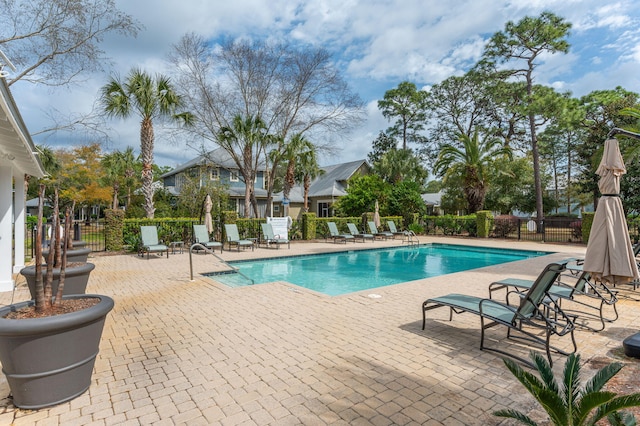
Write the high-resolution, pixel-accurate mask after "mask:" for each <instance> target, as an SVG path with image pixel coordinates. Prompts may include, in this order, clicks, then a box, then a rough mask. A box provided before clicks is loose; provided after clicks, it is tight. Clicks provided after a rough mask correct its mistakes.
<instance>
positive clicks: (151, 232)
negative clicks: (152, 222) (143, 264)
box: [139, 226, 169, 259]
mask: <svg viewBox="0 0 640 426" xmlns="http://www.w3.org/2000/svg"><path fill="white" fill-rule="evenodd" d="M140 238H141V239H142V245H141V246H140V252H139V254H140V255H141V256H142V257H144V254H145V253H147V259H149V254H150V253H162V252H166V253H167V258H169V247H167V246H166V245H164V244H162V242H161V241H159V240H158V228H157V227H155V226H141V227H140Z"/></svg>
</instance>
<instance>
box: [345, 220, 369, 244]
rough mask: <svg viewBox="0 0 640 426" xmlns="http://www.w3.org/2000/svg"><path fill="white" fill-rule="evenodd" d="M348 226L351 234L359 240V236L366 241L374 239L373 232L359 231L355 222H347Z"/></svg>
mask: <svg viewBox="0 0 640 426" xmlns="http://www.w3.org/2000/svg"><path fill="white" fill-rule="evenodd" d="M347 228H349V232H350V233H351V235H353V237H354V238H355V239H356V240H357V239H358V238H360V239H361V240H362V242H364V240H371V241H373V234H364V233H362V232H360V231H358V228H357V227H356V225H355V224H353V223H347Z"/></svg>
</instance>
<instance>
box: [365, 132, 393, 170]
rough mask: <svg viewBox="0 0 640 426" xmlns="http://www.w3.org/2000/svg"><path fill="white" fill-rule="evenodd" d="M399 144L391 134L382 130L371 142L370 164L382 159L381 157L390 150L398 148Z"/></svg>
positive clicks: (368, 156)
mask: <svg viewBox="0 0 640 426" xmlns="http://www.w3.org/2000/svg"><path fill="white" fill-rule="evenodd" d="M397 146H398V142H397V141H396V140H395V138H393V137H392V136H389V135H388V134H386V133H385V132H380V133H379V134H378V137H377V138H376V139H375V140H374V141H373V142H371V148H372V150H371V152H370V153H369V154H368V155H367V158H368V160H369V164H374V163H376V162H377V161H379V160H380V158H381V157H382V156H383V155H384V154H386V153H387V152H389V151H390V150H392V149H394V148H396V147H397Z"/></svg>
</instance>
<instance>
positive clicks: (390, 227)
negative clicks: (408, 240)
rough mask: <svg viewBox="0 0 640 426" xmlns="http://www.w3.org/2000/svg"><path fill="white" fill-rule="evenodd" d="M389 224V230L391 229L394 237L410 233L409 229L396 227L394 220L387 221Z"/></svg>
mask: <svg viewBox="0 0 640 426" xmlns="http://www.w3.org/2000/svg"><path fill="white" fill-rule="evenodd" d="M387 226H388V227H389V231H391V233H392V234H393V238H395V237H396V235H400V236H401V237H403V238H404V237H406V236H407V235H409V231H398V228H396V223H395V222H394V221H392V220H388V221H387Z"/></svg>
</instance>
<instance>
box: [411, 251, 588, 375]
mask: <svg viewBox="0 0 640 426" xmlns="http://www.w3.org/2000/svg"><path fill="white" fill-rule="evenodd" d="M564 269H565V265H564V264H561V263H551V264H549V265H547V266H546V267H545V268H544V270H543V271H542V272H541V273H540V275H539V276H538V278H537V279H536V280H535V281H534V283H533V284H532V285H531V288H529V290H528V291H527V292H526V293H522V294H520V293H519V294H517V296H518V297H516V298H515V299H516V301H517V304H516V305H509V304H508V303H501V302H498V301H496V300H494V299H484V298H481V297H474V296H467V295H464V294H449V295H446V296H440V297H435V298H433V299H428V300H426V301H425V302H424V303H423V304H422V329H423V330H424V329H425V326H426V324H427V311H430V310H432V309H436V308H440V307H448V308H449V321H451V320H452V319H453V314H454V313H456V314H459V313H463V312H468V313H471V314H475V315H478V316H480V349H481V350H488V351H493V352H497V353H500V354H503V355H506V356H509V357H512V358H514V359H516V360H518V361H520V362H522V363H524V364H526V365H529V366H531V363H530V362H529V361H528V360H526V359H525V358H522V357H519V356H517V355H515V354H512V353H509V352H507V351H506V350H503V349H499V348H495V347H487V346H485V330H486V329H488V328H491V327H494V326H498V325H502V326H504V327H506V328H507V338H509V339H514V340H515V339H520V340H522V341H524V342H527V343H531V344H532V345H534V346H539V347H543V348H544V349H545V352H546V354H547V359H548V360H549V363H550V364H552V363H553V360H552V359H551V351H552V350H553V351H554V352H557V353H560V354H562V355H568V353H567V352H564V351H562V350H560V349H558V348H555V347H553V346H551V344H550V340H551V337H552V336H554V335H556V336H564V335H567V334H569V335H570V336H571V341H572V343H573V352H575V351H576V350H577V346H576V340H575V337H574V330H575V325H574V319H575V317H574V316H570V315H567V314H566V313H565V312H564V311H563V310H562V309H561V308H560V306H559V305H557V304H556V303H555V302H554V300H555V299H554V298H552V297H551V296H550V294H549V289H550V288H551V286H552V285H553V283H554V282H555V281H556V280H557V279H558V276H559V275H560V273H561V272H562V271H563V270H564ZM512 332H516V335H512ZM541 332H542V333H543V334H544V336H540V333H541Z"/></svg>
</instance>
